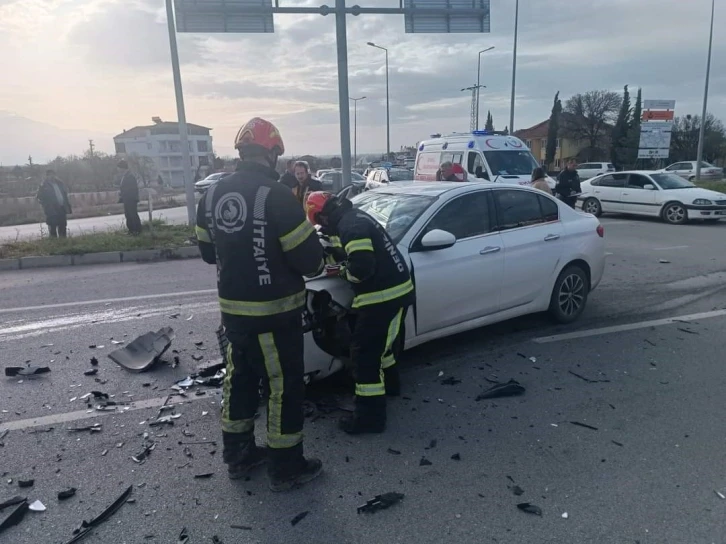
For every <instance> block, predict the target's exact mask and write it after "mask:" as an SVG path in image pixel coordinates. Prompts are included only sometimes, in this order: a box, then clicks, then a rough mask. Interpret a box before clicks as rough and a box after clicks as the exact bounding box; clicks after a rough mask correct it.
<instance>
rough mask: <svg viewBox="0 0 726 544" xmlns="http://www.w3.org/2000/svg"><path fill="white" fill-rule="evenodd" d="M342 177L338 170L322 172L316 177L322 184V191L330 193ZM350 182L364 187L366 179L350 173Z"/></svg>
mask: <svg viewBox="0 0 726 544" xmlns="http://www.w3.org/2000/svg"><path fill="white" fill-rule="evenodd" d="M342 177H343V173H342V172H341V171H340V170H327V171H324V172H323V174H322V175H321V176H318V179H319V180H320V182H321V183H322V184H323V189H325V190H326V191H330V190H331V189H332V188H333V187H335V183H336V182H338V183H340V180H341V178H342ZM350 180H351V183H354V184H359V185H364V184H365V181H366V178H364V177H363V176H361V175H360V174H357V173H356V172H351V173H350Z"/></svg>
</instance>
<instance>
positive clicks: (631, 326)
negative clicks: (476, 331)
mask: <svg viewBox="0 0 726 544" xmlns="http://www.w3.org/2000/svg"><path fill="white" fill-rule="evenodd" d="M725 315H726V310H715V311H713V312H703V313H700V314H690V315H681V316H678V317H668V318H666V319H656V320H653V321H641V322H639V323H628V324H627V325H615V326H614V327H602V328H600V329H590V330H585V331H577V332H570V333H566V334H555V335H553V336H541V337H539V338H533V339H532V341H533V342H536V343H537V344H549V343H551V342H561V341H563V340H575V339H577V338H587V337H589V336H600V335H603V334H612V333H616V332H624V331H634V330H637V329H647V328H648V327H662V326H663V325H672V324H673V323H680V322H682V321H698V320H701V319H709V318H712V317H722V316H725Z"/></svg>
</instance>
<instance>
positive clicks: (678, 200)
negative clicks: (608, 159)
mask: <svg viewBox="0 0 726 544" xmlns="http://www.w3.org/2000/svg"><path fill="white" fill-rule="evenodd" d="M580 186H581V188H582V194H581V195H580V197H579V200H580V201H581V202H582V209H583V211H585V212H587V213H591V214H593V215H594V216H596V217H600V215H602V214H603V213H626V214H633V215H648V216H651V217H660V218H661V219H663V220H664V221H665V222H666V223H671V224H673V225H681V224H683V223H685V222H687V221H689V220H692V219H699V220H704V221H710V222H715V221H718V220H719V219H723V218H726V194H723V193H719V192H716V191H709V190H708V189H702V188H700V187H696V186H695V185H693V184H692V183H691V182H689V181H686V180H684V179H683V178H681V177H679V176H677V175H676V174H673V173H671V172H651V171H632V172H614V173H612V174H605V175H602V176H597V177H595V178H592V179H589V180H587V181H583V182H582V183H581V184H580Z"/></svg>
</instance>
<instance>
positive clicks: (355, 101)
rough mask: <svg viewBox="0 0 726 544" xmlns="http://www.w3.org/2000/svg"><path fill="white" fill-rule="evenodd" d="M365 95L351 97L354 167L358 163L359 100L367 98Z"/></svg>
mask: <svg viewBox="0 0 726 544" xmlns="http://www.w3.org/2000/svg"><path fill="white" fill-rule="evenodd" d="M365 99H366V97H365V96H361V97H360V98H351V100H352V101H353V167H354V168H355V166H357V165H358V102H359V101H360V100H365Z"/></svg>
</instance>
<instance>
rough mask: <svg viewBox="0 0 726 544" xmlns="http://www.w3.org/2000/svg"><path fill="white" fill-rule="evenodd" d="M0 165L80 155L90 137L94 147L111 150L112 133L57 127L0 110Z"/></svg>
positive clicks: (86, 146)
mask: <svg viewBox="0 0 726 544" xmlns="http://www.w3.org/2000/svg"><path fill="white" fill-rule="evenodd" d="M0 127H2V130H0V165H2V166H12V165H15V164H26V163H27V162H28V155H32V157H33V162H34V163H37V164H43V163H45V162H47V161H50V160H52V159H54V158H55V157H57V156H58V155H61V156H66V155H81V154H83V152H84V151H85V150H86V149H88V140H89V139H92V140H93V141H94V142H93V143H94V145H95V146H96V150H97V151H105V152H109V153H110V152H113V135H110V134H102V133H98V132H92V131H87V130H78V129H64V128H58V127H56V126H53V125H49V124H47V123H42V122H39V121H33V120H32V119H28V118H27V117H21V116H19V115H15V114H13V113H10V112H7V111H0Z"/></svg>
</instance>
